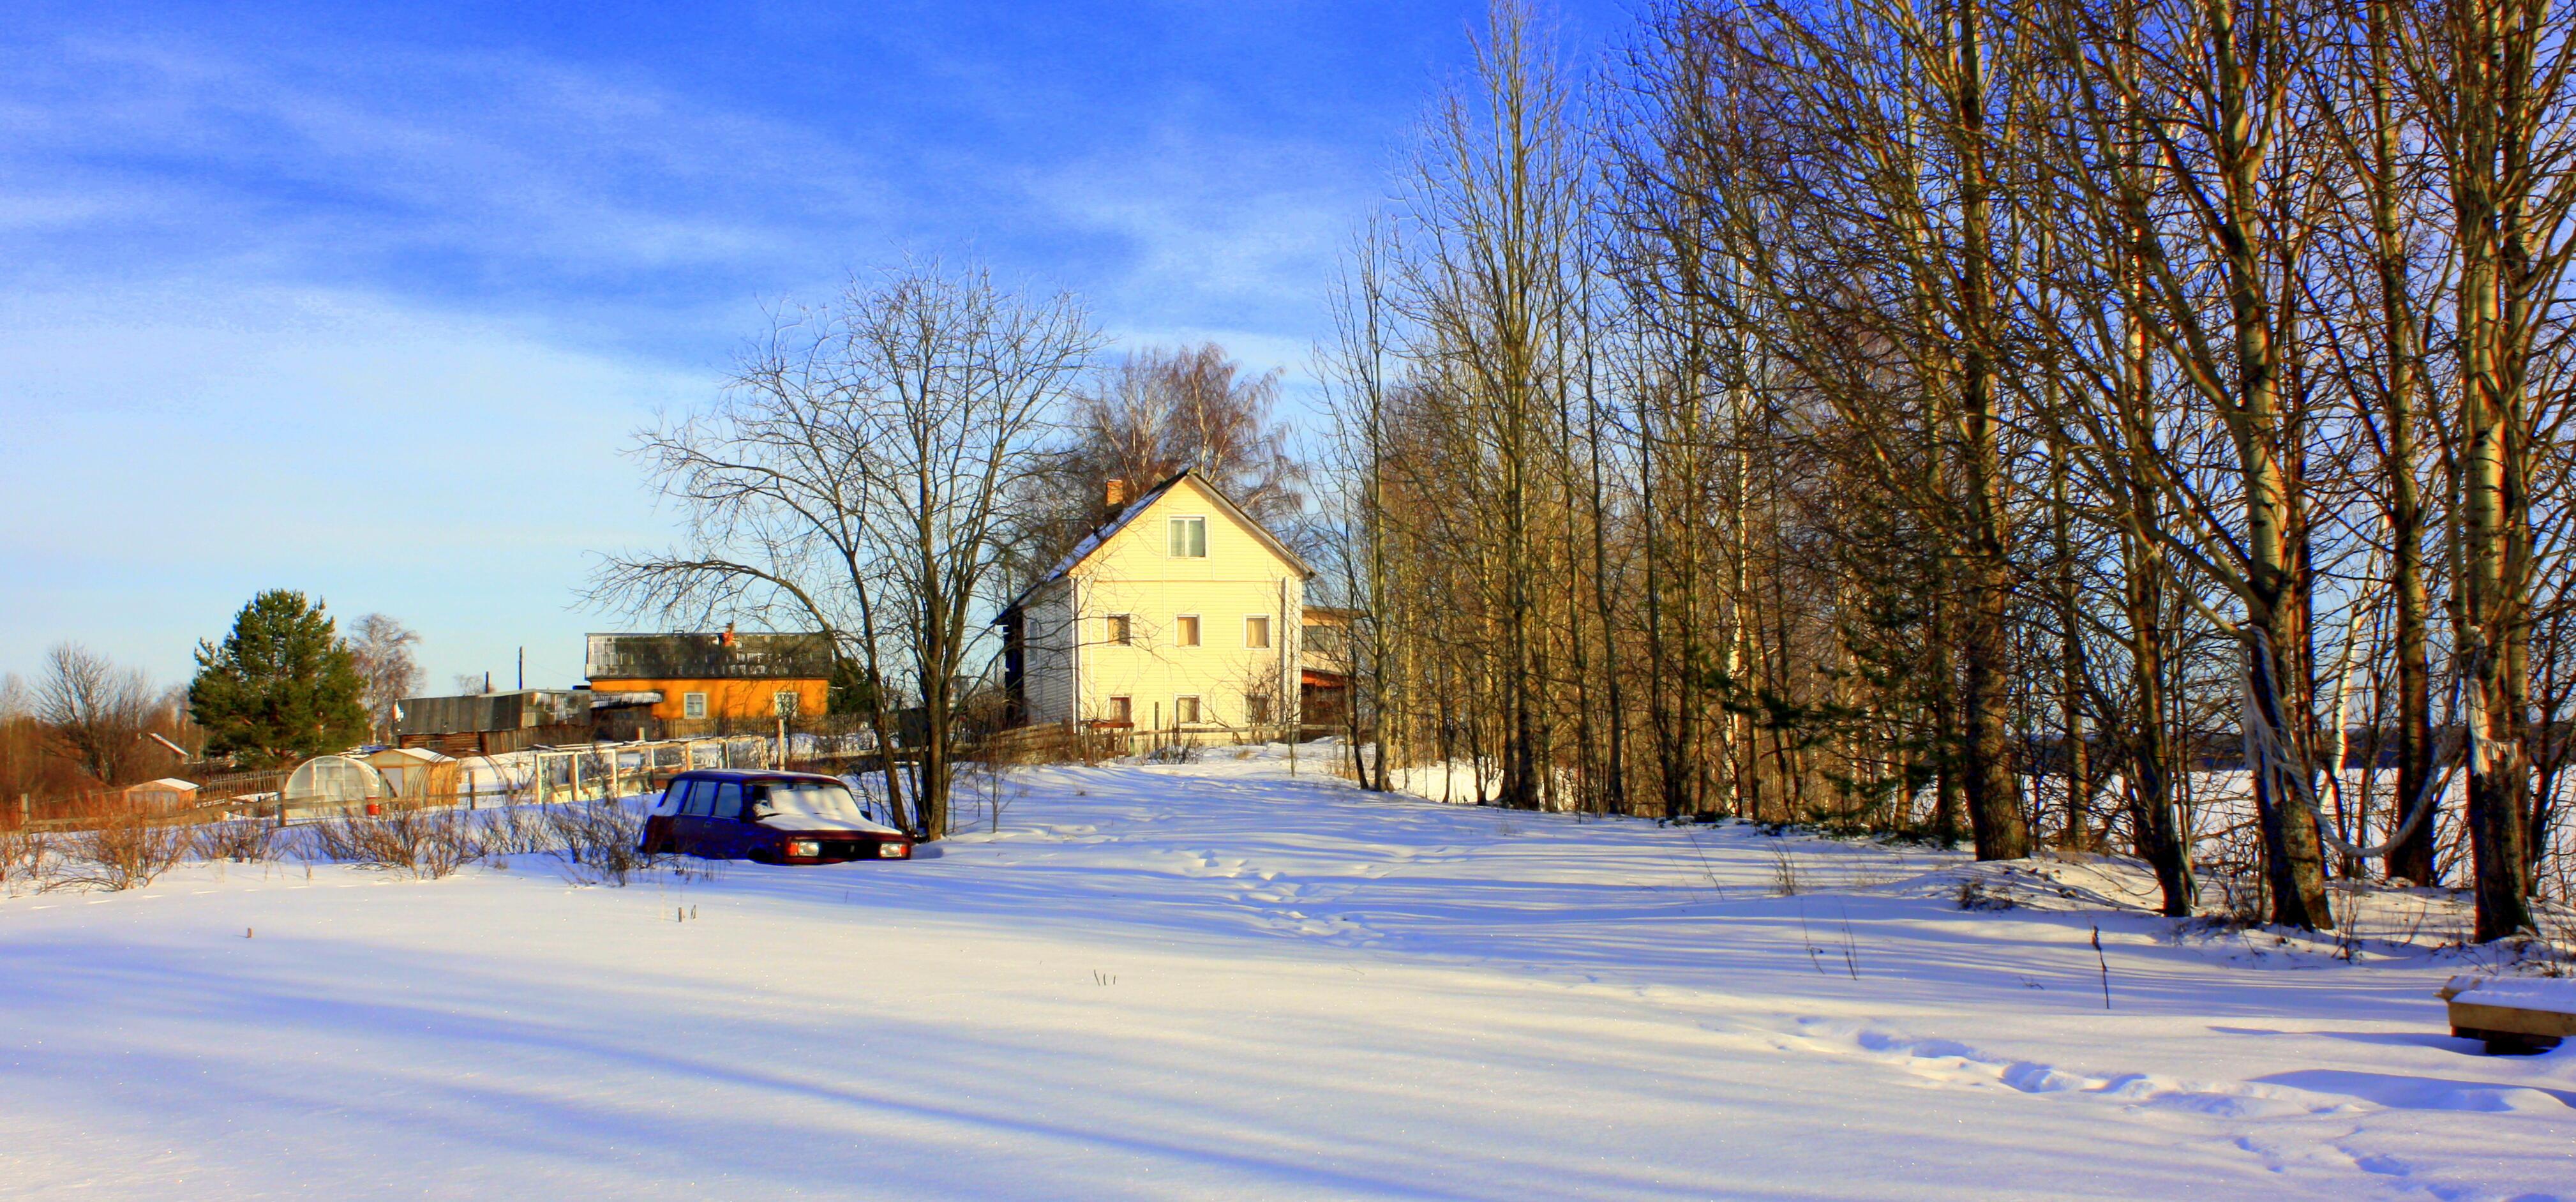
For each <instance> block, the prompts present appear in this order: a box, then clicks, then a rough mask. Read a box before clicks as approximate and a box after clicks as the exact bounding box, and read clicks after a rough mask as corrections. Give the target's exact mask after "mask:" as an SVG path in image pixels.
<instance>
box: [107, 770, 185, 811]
mask: <svg viewBox="0 0 2576 1202" xmlns="http://www.w3.org/2000/svg"><path fill="white" fill-rule="evenodd" d="M118 792H119V793H121V794H123V795H124V797H125V802H126V804H127V805H130V806H133V807H134V808H136V809H138V810H175V809H177V808H179V807H181V806H184V805H187V804H189V803H190V802H193V801H195V800H196V799H197V786H196V784H195V783H194V782H192V781H184V780H180V779H179V778H177V777H175V776H165V777H162V778H161V779H159V780H147V781H145V782H143V783H142V784H139V785H127V786H125V787H124V788H123V789H120V790H118Z"/></svg>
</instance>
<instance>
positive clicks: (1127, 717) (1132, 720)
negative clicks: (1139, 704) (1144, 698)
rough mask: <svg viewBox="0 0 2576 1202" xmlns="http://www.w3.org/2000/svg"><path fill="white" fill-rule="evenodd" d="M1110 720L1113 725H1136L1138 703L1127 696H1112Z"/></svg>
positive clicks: (1110, 700)
mask: <svg viewBox="0 0 2576 1202" xmlns="http://www.w3.org/2000/svg"><path fill="white" fill-rule="evenodd" d="M1109 722H1110V724H1111V725H1113V726H1134V725H1135V724H1136V703H1135V702H1133V701H1130V700H1128V699H1127V698H1125V697H1112V698H1110V699H1109Z"/></svg>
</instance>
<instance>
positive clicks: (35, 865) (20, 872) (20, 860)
mask: <svg viewBox="0 0 2576 1202" xmlns="http://www.w3.org/2000/svg"><path fill="white" fill-rule="evenodd" d="M52 854H53V853H52V849H50V848H48V847H47V846H46V845H45V837H44V836H43V835H39V834H37V833H36V832H34V831H31V830H27V829H25V828H23V827H5V828H0V894H5V893H14V892H16V891H17V887H18V886H19V885H20V884H22V883H24V882H27V881H33V880H38V879H41V878H42V877H43V875H44V870H45V862H46V860H47V859H48V858H49V857H50V856H51V855H52Z"/></svg>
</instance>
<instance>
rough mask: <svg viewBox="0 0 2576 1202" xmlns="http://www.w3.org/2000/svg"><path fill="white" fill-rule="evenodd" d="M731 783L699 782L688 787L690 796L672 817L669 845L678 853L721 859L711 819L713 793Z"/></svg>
mask: <svg viewBox="0 0 2576 1202" xmlns="http://www.w3.org/2000/svg"><path fill="white" fill-rule="evenodd" d="M730 783H731V782H727V781H712V780H699V781H696V782H694V783H693V784H692V785H691V786H690V788H689V796H688V798H687V800H686V801H684V802H683V803H682V804H681V806H680V812H679V813H677V814H675V815H673V816H672V817H671V842H672V845H673V846H674V847H675V848H677V849H678V850H679V851H681V852H684V853H686V854H688V855H693V856H721V855H723V854H725V853H724V849H723V848H722V847H721V846H719V845H718V840H717V839H716V838H715V831H714V829H713V828H714V826H715V822H714V820H713V819H711V818H710V817H708V816H709V815H710V814H712V813H714V812H715V804H716V793H717V792H718V791H719V790H721V789H723V788H724V787H725V786H726V785H728V784H730Z"/></svg>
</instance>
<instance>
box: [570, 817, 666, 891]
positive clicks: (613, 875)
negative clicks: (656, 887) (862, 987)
mask: <svg viewBox="0 0 2576 1202" xmlns="http://www.w3.org/2000/svg"><path fill="white" fill-rule="evenodd" d="M545 821H546V826H547V830H548V834H549V835H550V836H551V843H552V846H549V847H547V848H546V849H545V850H546V852H547V853H548V854H550V855H552V856H554V857H555V859H556V860H558V861H560V862H561V863H562V866H563V874H564V879H566V880H569V881H572V882H574V883H576V884H583V885H610V886H617V885H624V884H625V883H626V882H627V879H628V878H630V877H632V876H634V875H635V874H636V873H638V872H641V871H643V870H644V869H647V868H651V867H653V866H655V865H656V864H659V863H661V862H663V860H664V859H665V857H662V856H658V855H648V854H646V853H645V851H644V849H643V842H644V839H643V834H644V829H643V828H644V824H643V823H642V822H640V821H638V820H637V819H636V817H635V816H634V815H632V814H629V813H627V811H626V807H625V806H624V805H621V804H619V803H617V802H614V801H589V802H575V803H572V804H569V805H560V806H549V807H547V808H546V810H545Z"/></svg>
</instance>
